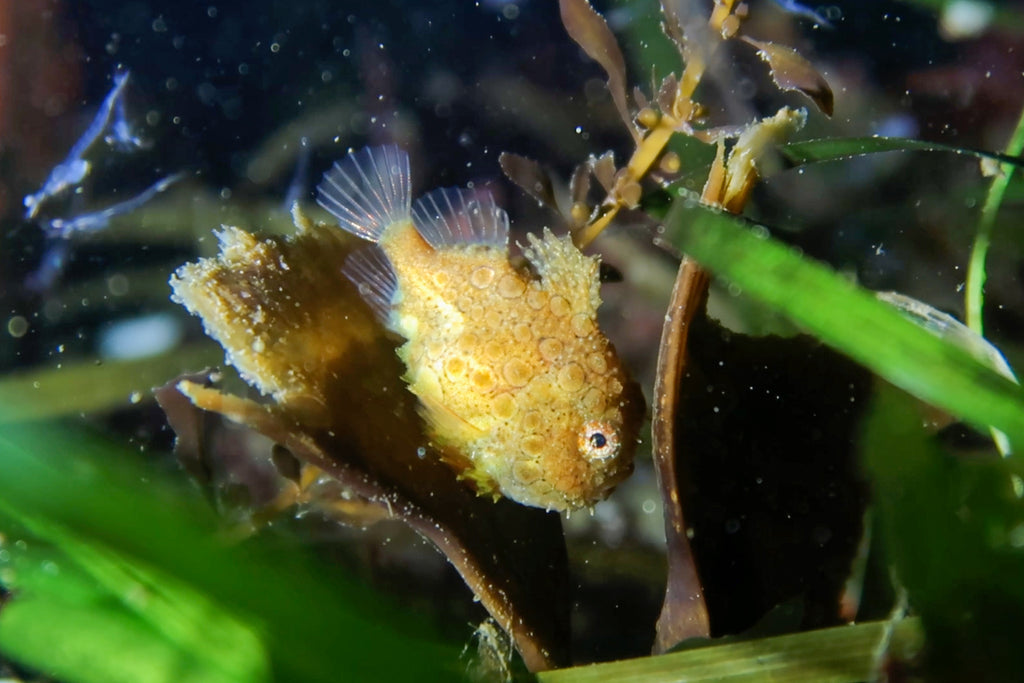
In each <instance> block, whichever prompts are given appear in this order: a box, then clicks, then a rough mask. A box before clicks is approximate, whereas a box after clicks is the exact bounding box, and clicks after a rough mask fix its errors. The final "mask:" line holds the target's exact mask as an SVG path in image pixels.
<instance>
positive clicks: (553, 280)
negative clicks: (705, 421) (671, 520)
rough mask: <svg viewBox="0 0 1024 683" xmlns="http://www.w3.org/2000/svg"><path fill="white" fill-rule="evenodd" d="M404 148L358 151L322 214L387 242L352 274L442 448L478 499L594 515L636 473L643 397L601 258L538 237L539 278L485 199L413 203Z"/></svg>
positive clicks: (530, 251)
mask: <svg viewBox="0 0 1024 683" xmlns="http://www.w3.org/2000/svg"><path fill="white" fill-rule="evenodd" d="M409 186H410V183H409V158H408V156H407V155H406V154H405V152H403V151H402V150H400V149H399V148H397V147H393V146H386V147H374V148H365V149H362V150H360V151H358V152H354V153H352V154H350V155H349V156H347V157H346V158H345V159H343V160H342V161H340V162H338V163H336V164H335V165H334V167H333V168H332V169H331V170H329V171H328V172H327V173H326V174H325V175H324V180H323V182H322V183H321V184H320V185H319V187H318V188H317V201H318V202H319V203H320V205H321V206H323V207H324V208H325V209H327V210H328V211H329V212H330V213H331V214H332V215H334V217H335V218H337V220H338V224H339V226H340V227H341V228H343V229H345V230H347V231H349V232H351V233H353V234H356V235H358V236H360V237H362V238H363V239H366V240H369V241H371V242H375V243H376V246H373V245H368V246H367V247H366V248H365V249H363V250H360V251H359V252H356V253H355V254H353V255H352V256H351V257H350V258H349V259H348V260H347V261H346V263H345V266H344V272H345V274H346V276H347V277H348V278H349V279H350V280H351V281H352V282H353V283H354V284H355V285H356V286H357V287H358V288H359V290H360V292H361V294H362V295H363V297H364V299H365V300H366V301H367V302H368V303H369V304H370V306H371V307H372V308H373V309H374V310H375V311H376V313H377V314H378V316H379V317H380V319H381V320H382V321H383V322H384V324H385V325H387V327H389V328H390V329H391V330H393V331H395V332H397V333H398V334H400V335H402V336H403V337H404V338H405V339H406V340H408V341H407V342H406V343H405V344H404V345H403V346H402V347H401V348H400V349H399V351H398V353H399V355H400V356H401V358H402V360H403V361H404V362H405V365H406V369H407V372H406V381H407V382H408V384H409V388H410V390H411V391H412V392H413V393H414V394H415V395H416V396H417V397H418V398H419V400H420V405H421V413H422V415H423V417H424V419H425V421H426V424H427V428H428V433H429V436H430V439H431V440H432V442H433V443H434V445H435V446H437V447H438V448H439V449H440V451H441V453H442V454H443V457H444V458H445V460H446V461H447V462H448V463H449V464H451V465H452V467H453V468H454V469H455V470H456V471H457V472H458V474H459V476H460V477H462V478H463V479H465V480H467V481H469V482H471V483H472V485H473V486H474V487H475V488H476V490H477V491H478V492H479V493H480V494H492V495H494V496H495V497H498V496H500V495H504V496H507V497H509V498H511V499H513V500H516V501H518V502H520V503H523V504H525V505H532V506H536V507H541V508H547V509H553V510H573V509H578V508H581V507H587V506H591V505H593V504H594V503H596V502H597V501H599V500H601V499H603V498H604V497H606V496H607V495H608V493H610V492H611V490H612V489H613V488H614V487H615V485H616V484H618V483H619V482H621V481H622V480H623V479H625V478H626V477H627V476H628V475H629V473H630V472H631V471H632V468H633V453H634V450H635V447H636V440H637V439H636V437H637V433H638V431H639V427H640V421H641V418H642V414H643V398H642V396H641V394H640V390H639V387H638V386H637V385H636V383H635V382H633V381H631V380H630V379H629V378H628V377H627V375H626V372H625V370H624V369H623V367H622V364H621V363H620V361H619V358H618V356H617V355H616V353H615V349H614V348H613V347H612V345H611V344H610V343H609V341H608V339H607V338H606V337H605V336H604V335H603V334H602V333H601V331H600V329H599V328H598V326H597V308H598V306H599V305H600V303H601V300H600V296H599V292H598V289H599V286H600V284H599V279H598V270H599V268H598V266H599V262H598V259H597V258H594V257H589V256H585V255H584V254H583V253H582V252H580V251H579V249H577V248H576V247H575V246H574V245H573V244H572V242H571V240H570V239H569V238H567V237H565V238H559V237H555V236H554V235H553V234H551V232H550V231H548V230H544V233H543V235H542V236H541V237H537V236H534V235H528V241H529V245H528V247H527V248H526V249H525V251H524V254H525V256H526V258H527V259H528V260H529V261H530V263H531V265H532V266H533V267H534V269H535V270H536V272H537V275H538V276H539V279H534V278H533V277H531V276H530V275H528V274H526V273H523V272H520V271H519V270H516V269H515V268H514V267H513V266H512V264H511V263H510V262H509V259H508V216H507V214H506V213H505V212H504V211H503V210H502V209H500V208H498V207H497V206H495V204H494V201H493V199H492V198H491V197H490V195H489V194H488V193H487V192H486V191H480V190H475V189H454V188H446V189H440V190H434V191H433V192H430V193H428V194H426V195H425V196H423V197H421V198H420V199H418V200H417V201H416V203H415V204H413V203H412V201H411V196H410V191H409Z"/></svg>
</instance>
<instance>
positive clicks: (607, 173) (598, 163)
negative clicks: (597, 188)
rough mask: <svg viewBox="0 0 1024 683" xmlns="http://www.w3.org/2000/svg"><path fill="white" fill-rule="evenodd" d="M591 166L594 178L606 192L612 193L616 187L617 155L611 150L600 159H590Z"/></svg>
mask: <svg viewBox="0 0 1024 683" xmlns="http://www.w3.org/2000/svg"><path fill="white" fill-rule="evenodd" d="M590 165H591V167H592V168H593V169H594V177H595V178H597V182H599V183H601V187H603V188H604V191H605V192H611V191H612V187H613V186H614V185H615V154H614V152H612V151H611V150H609V151H607V152H605V153H604V154H602V155H601V156H599V157H596V158H595V157H593V156H592V157H590Z"/></svg>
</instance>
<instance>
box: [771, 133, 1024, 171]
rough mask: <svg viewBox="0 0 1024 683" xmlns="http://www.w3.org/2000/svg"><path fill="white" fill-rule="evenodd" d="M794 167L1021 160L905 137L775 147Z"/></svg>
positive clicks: (1022, 163) (803, 142)
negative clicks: (956, 157)
mask: <svg viewBox="0 0 1024 683" xmlns="http://www.w3.org/2000/svg"><path fill="white" fill-rule="evenodd" d="M779 151H781V152H782V154H783V156H785V157H786V159H788V160H789V161H790V163H792V164H793V165H794V166H802V165H804V164H813V163H817V162H819V161H836V160H839V159H849V158H850V157H855V156H861V155H864V154H878V153H880V152H947V153H952V154H960V155H966V156H974V157H979V158H984V159H995V160H996V161H1001V162H1003V163H1007V164H1011V165H1013V166H1024V159H1021V158H1019V157H1012V156H1007V155H1006V154H999V153H998V152H988V151H985V150H980V149H970V148H967V147H955V146H953V145H944V144H942V143H941V142H928V141H926V140H911V139H909V138H883V137H871V138H823V139H820V140H801V141H799V142H790V143H788V144H785V145H783V146H782V147H780V148H779Z"/></svg>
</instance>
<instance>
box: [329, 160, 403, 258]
mask: <svg viewBox="0 0 1024 683" xmlns="http://www.w3.org/2000/svg"><path fill="white" fill-rule="evenodd" d="M410 197H411V195H410V192H409V155H408V154H406V153H405V151H404V150H402V149H399V148H398V147H395V146H394V145H386V146H384V147H364V148H363V149H361V150H359V151H358V152H352V153H351V154H349V155H348V156H347V157H345V158H344V159H342V160H341V161H337V162H335V164H334V166H333V167H331V169H330V170H328V171H327V172H326V173H324V179H323V182H321V183H320V184H319V185H317V188H316V201H317V204H319V205H320V206H322V207H324V208H325V209H327V210H328V211H329V212H330V213H331V215H332V216H334V217H335V218H337V219H338V225H339V226H341V228H342V229H344V230H347V231H348V232H351V233H352V234H354V235H358V236H359V237H362V238H363V239H367V240H370V241H371V242H378V241H380V237H381V235H382V234H383V233H384V230H386V229H387V228H388V226H390V225H394V224H395V223H399V222H401V221H406V220H408V219H409V209H410V202H411V199H410Z"/></svg>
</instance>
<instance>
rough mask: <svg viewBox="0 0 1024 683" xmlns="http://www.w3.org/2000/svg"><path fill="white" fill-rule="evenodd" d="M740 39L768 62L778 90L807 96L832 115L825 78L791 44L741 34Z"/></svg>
mask: <svg viewBox="0 0 1024 683" xmlns="http://www.w3.org/2000/svg"><path fill="white" fill-rule="evenodd" d="M741 40H743V42H745V43H747V44H749V45H752V46H753V47H755V48H756V49H757V54H758V56H760V57H761V59H762V60H764V61H765V62H766V63H767V64H768V69H769V71H771V74H772V80H774V81H775V85H777V86H778V87H779V88H780V89H782V90H796V91H798V92H802V93H803V94H804V95H806V96H807V97H809V98H810V99H811V101H812V102H814V104H815V105H816V106H817V107H818V109H820V110H821V111H822V113H824V114H825V115H826V116H832V112H833V108H834V104H835V97H834V95H833V94H832V88H831V87H830V86H829V84H828V81H826V80H825V77H824V76H822V75H821V74H820V73H819V72H818V70H817V69H815V68H814V65H813V64H811V63H810V62H809V61H807V60H806V59H804V58H803V56H801V55H800V53H799V52H797V51H796V50H794V49H793V48H791V47H786V46H785V45H779V44H777V43H771V42H763V41H760V40H754V39H753V38H748V37H747V36H743V37H742V38H741Z"/></svg>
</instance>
